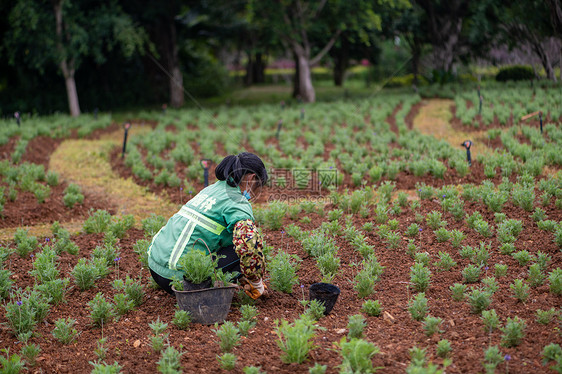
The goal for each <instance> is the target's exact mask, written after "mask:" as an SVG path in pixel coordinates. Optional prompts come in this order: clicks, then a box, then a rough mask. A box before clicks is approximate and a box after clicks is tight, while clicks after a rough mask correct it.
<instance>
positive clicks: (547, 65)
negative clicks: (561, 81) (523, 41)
mask: <svg viewBox="0 0 562 374" xmlns="http://www.w3.org/2000/svg"><path fill="white" fill-rule="evenodd" d="M531 44H532V46H533V49H534V50H535V52H536V54H537V55H538V56H539V58H540V59H541V63H542V66H543V67H544V70H545V72H546V77H547V78H548V79H550V80H552V81H554V82H556V74H554V69H553V68H552V64H551V62H550V58H549V57H548V53H546V51H545V49H544V47H543V45H542V43H541V42H540V41H539V40H538V38H537V37H533V40H532V41H531Z"/></svg>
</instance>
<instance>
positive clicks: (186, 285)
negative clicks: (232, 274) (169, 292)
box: [183, 278, 213, 291]
mask: <svg viewBox="0 0 562 374" xmlns="http://www.w3.org/2000/svg"><path fill="white" fill-rule="evenodd" d="M212 286H213V281H212V280H211V278H209V279H207V280H206V281H203V282H202V283H191V282H190V281H188V280H186V279H185V278H183V290H184V291H195V290H202V289H204V288H211V287H212Z"/></svg>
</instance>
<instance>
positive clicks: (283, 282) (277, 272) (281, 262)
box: [269, 250, 300, 293]
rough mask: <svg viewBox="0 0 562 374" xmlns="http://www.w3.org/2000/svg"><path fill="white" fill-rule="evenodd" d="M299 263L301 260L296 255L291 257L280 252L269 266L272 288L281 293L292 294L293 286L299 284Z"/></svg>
mask: <svg viewBox="0 0 562 374" xmlns="http://www.w3.org/2000/svg"><path fill="white" fill-rule="evenodd" d="M299 262H300V258H298V257H297V256H296V255H289V254H288V253H286V252H284V251H282V250H280V251H279V252H278V253H277V255H275V257H274V258H273V259H272V260H271V263H270V266H269V274H270V277H271V281H270V284H271V288H273V289H274V290H277V291H280V292H285V293H292V292H293V286H294V285H296V284H298V283H299V278H298V276H297V269H298V267H299V265H298V263H299Z"/></svg>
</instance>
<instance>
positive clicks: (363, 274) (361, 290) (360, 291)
mask: <svg viewBox="0 0 562 374" xmlns="http://www.w3.org/2000/svg"><path fill="white" fill-rule="evenodd" d="M354 280H355V284H354V285H353V289H354V290H355V291H357V296H358V297H359V298H361V299H362V298H365V297H367V296H369V295H370V294H372V293H373V292H374V290H375V289H374V287H375V279H373V277H372V275H371V273H370V271H369V270H368V269H362V270H361V271H359V272H357V275H356V276H355V279H354Z"/></svg>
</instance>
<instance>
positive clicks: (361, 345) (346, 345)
mask: <svg viewBox="0 0 562 374" xmlns="http://www.w3.org/2000/svg"><path fill="white" fill-rule="evenodd" d="M337 345H338V346H339V348H340V354H341V356H342V364H341V366H340V369H341V372H342V373H372V372H374V368H373V362H372V361H371V359H372V357H373V356H374V355H375V354H377V353H379V352H380V350H379V348H378V347H376V346H375V345H374V344H373V343H370V342H368V341H366V340H363V339H351V340H350V341H346V339H345V338H342V339H341V340H340V342H339V343H338V344H337Z"/></svg>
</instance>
